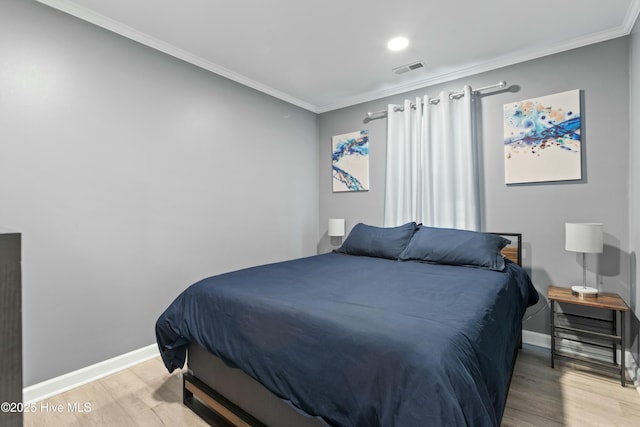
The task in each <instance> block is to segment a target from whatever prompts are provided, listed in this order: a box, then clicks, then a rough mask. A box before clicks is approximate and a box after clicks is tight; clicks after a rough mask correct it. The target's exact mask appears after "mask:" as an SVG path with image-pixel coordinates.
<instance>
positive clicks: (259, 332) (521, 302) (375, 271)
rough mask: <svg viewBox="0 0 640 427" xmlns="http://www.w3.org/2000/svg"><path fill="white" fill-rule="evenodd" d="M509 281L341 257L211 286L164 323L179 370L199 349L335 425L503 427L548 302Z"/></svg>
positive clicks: (460, 270) (205, 283)
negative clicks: (518, 365)
mask: <svg viewBox="0 0 640 427" xmlns="http://www.w3.org/2000/svg"><path fill="white" fill-rule="evenodd" d="M537 298H538V296H537V292H536V291H535V289H534V288H533V286H532V285H531V281H530V280H529V277H528V276H527V274H526V273H525V272H524V270H523V269H522V268H520V267H519V266H517V265H516V264H513V263H510V262H508V263H507V268H506V269H505V270H504V271H503V272H496V271H490V270H483V269H478V268H470V267H455V266H447V265H434V264H425V263H418V262H401V261H392V260H386V259H380V258H371V257H365V256H353V255H345V254H337V253H330V254H325V255H318V256H312V257H308V258H302V259H298V260H293V261H287V262H282V263H277V264H270V265H265V266H259V267H254V268H248V269H244V270H239V271H235V272H232V273H227V274H222V275H219V276H214V277H210V278H207V279H204V280H202V281H200V282H198V283H196V284H194V285H192V286H191V287H189V288H188V289H187V290H185V291H184V292H183V293H182V294H181V295H179V296H178V297H177V298H176V300H175V301H174V302H173V303H172V304H171V305H170V306H169V307H168V308H167V310H166V311H165V312H164V313H163V314H162V315H161V316H160V318H159V319H158V321H157V324H156V337H157V341H158V346H159V348H160V353H161V355H162V358H163V360H164V363H165V365H166V367H167V369H168V370H169V371H170V372H171V371H173V370H174V369H176V368H182V367H183V365H184V362H185V354H186V347H187V345H188V343H189V342H197V343H198V344H200V345H201V346H202V347H204V348H206V349H207V350H208V351H209V352H211V353H213V354H215V355H217V356H218V357H220V358H221V359H222V360H224V361H225V363H227V364H228V365H230V366H232V367H237V368H240V369H242V370H243V371H245V372H246V373H247V374H249V375H250V376H252V377H253V378H255V379H257V380H258V381H259V382H261V383H262V384H264V385H265V386H266V387H267V388H268V389H269V390H271V391H272V392H273V393H275V394H276V395H278V396H279V397H281V398H282V399H285V400H287V401H289V402H290V403H292V404H293V405H295V406H296V407H298V408H300V409H302V410H303V411H305V412H306V413H308V414H310V415H313V416H318V417H321V419H323V420H324V421H325V422H326V423H327V424H329V425H333V426H444V425H451V426H461V425H470V426H484V425H489V426H497V425H499V424H500V419H501V416H502V410H503V405H504V401H505V396H506V392H507V387H508V382H509V377H510V372H511V366H512V357H513V351H514V349H515V347H516V346H517V344H518V343H517V338H518V334H519V331H520V328H521V322H522V317H523V314H524V312H525V309H526V307H527V306H528V305H531V304H534V303H535V302H536V301H537Z"/></svg>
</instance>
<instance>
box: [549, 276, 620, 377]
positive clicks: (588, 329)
mask: <svg viewBox="0 0 640 427" xmlns="http://www.w3.org/2000/svg"><path fill="white" fill-rule="evenodd" d="M547 298H548V299H549V303H550V304H551V317H550V324H551V367H552V368H553V367H554V361H555V359H556V358H558V357H565V358H571V359H575V360H580V361H583V362H589V363H591V364H594V365H597V366H600V367H605V368H613V369H615V370H616V371H618V372H619V373H620V382H621V384H622V386H623V387H624V386H625V383H626V381H625V380H626V377H625V366H624V362H625V361H624V357H625V350H624V349H625V347H626V346H625V331H624V327H625V313H626V312H627V311H628V310H629V307H627V305H626V304H625V302H624V301H623V300H622V298H620V296H618V295H616V294H612V293H607V292H601V293H599V294H598V296H597V297H595V298H589V297H579V296H577V295H575V294H573V293H572V292H571V289H570V288H561V287H557V286H550V287H549V292H548V294H547ZM559 303H560V304H570V305H574V306H582V307H590V308H596V309H600V310H606V311H608V312H610V314H611V317H610V318H602V317H599V316H596V315H589V314H572V313H564V312H563V313H559V312H558V310H557V304H559ZM618 313H619V315H620V322H619V324H620V327H619V329H620V334H619V335H618V321H617V316H618ZM558 341H561V342H563V343H568V345H567V347H569V348H568V349H565V350H561V349H558V348H557V342H558ZM571 347H573V349H571ZM618 347H619V348H620V362H619V363H618V352H617V349H618ZM584 348H590V349H593V350H595V351H596V353H597V354H599V355H600V356H601V357H602V355H603V354H604V352H611V358H612V362H607V361H606V360H603V359H602V358H595V357H594V355H593V354H592V355H588V354H585V351H584Z"/></svg>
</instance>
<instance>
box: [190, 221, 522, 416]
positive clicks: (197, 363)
mask: <svg viewBox="0 0 640 427" xmlns="http://www.w3.org/2000/svg"><path fill="white" fill-rule="evenodd" d="M491 234H497V235H500V236H504V237H506V238H508V239H510V240H511V242H512V243H511V245H509V246H507V247H505V248H504V249H503V250H502V254H503V256H504V257H505V258H507V259H509V260H511V261H513V262H515V263H517V264H518V265H522V234H521V233H491ZM514 240H515V242H514ZM521 348H522V330H520V335H519V338H518V345H517V346H516V347H515V350H514V353H513V360H512V364H511V373H510V376H509V383H508V385H507V393H506V394H505V402H504V406H506V400H507V397H508V395H509V392H508V390H509V386H510V385H511V377H512V376H513V369H514V367H515V363H516V357H517V355H518V351H519V349H521ZM187 354H188V369H187V372H185V373H184V374H183V387H182V390H183V403H184V405H185V406H187V407H189V408H190V409H191V410H192V411H194V412H195V413H196V414H198V415H199V416H200V417H201V418H202V419H204V420H205V421H207V422H208V423H209V424H211V425H214V426H220V427H222V426H225V427H226V426H238V427H266V426H272V427H319V426H325V425H326V424H325V423H324V422H322V421H321V420H320V419H319V418H316V417H312V416H309V415H307V414H306V413H303V412H302V411H300V410H298V409H297V408H295V407H294V406H292V405H290V404H288V403H287V402H285V401H284V400H282V399H280V398H279V397H277V396H276V395H274V394H273V393H271V392H270V391H269V390H267V389H266V388H265V387H264V386H263V385H262V384H260V383H259V382H258V381H256V380H254V379H253V378H251V377H250V376H249V375H247V374H245V373H244V372H243V371H241V370H240V369H235V368H230V367H228V366H226V365H225V364H224V362H223V361H222V360H220V359H219V358H218V357H216V356H214V355H213V354H211V353H209V352H207V351H206V350H205V349H204V348H202V347H201V346H199V345H198V344H194V343H191V344H190V345H189V348H188V353H187ZM504 406H503V408H504ZM503 410H504V409H503Z"/></svg>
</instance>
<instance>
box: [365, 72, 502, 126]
mask: <svg viewBox="0 0 640 427" xmlns="http://www.w3.org/2000/svg"><path fill="white" fill-rule="evenodd" d="M506 85H507V82H505V81H504V80H503V81H501V82H498V83H496V84H493V85H489V86H484V87H479V88H478V89H474V90H472V91H471V93H472V94H476V93H478V92H482V91H484V90H488V89H494V88H496V87H505V86H506ZM462 96H464V92H454V93H452V94H451V95H449V99H456V98H461V97H462ZM429 102H430V103H431V104H434V105H435V104H437V103H439V102H440V98H433V99H431V100H430V101H429ZM412 105H413V104H412ZM394 111H404V107H401V106H398V107H395V108H394ZM386 115H387V111H386V110H382V111H376V112H374V113H367V118H369V119H379V118H382V117H386Z"/></svg>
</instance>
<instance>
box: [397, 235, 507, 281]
mask: <svg viewBox="0 0 640 427" xmlns="http://www.w3.org/2000/svg"><path fill="white" fill-rule="evenodd" d="M509 243H511V241H510V240H508V239H505V238H504V237H502V236H498V235H495V234H488V233H481V232H478V231H466V230H456V229H452V228H436V227H425V226H421V227H420V228H419V229H418V231H416V233H415V234H414V235H413V237H412V239H411V241H410V242H409V244H408V245H407V247H406V248H405V250H404V251H402V253H401V254H400V256H399V257H398V259H399V260H401V261H426V262H432V263H438V264H450V265H465V266H473V267H481V268H486V269H489V270H497V271H502V270H504V266H505V263H504V257H503V256H502V253H501V252H500V251H501V250H502V248H504V247H505V246H507V245H508V244H509Z"/></svg>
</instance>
